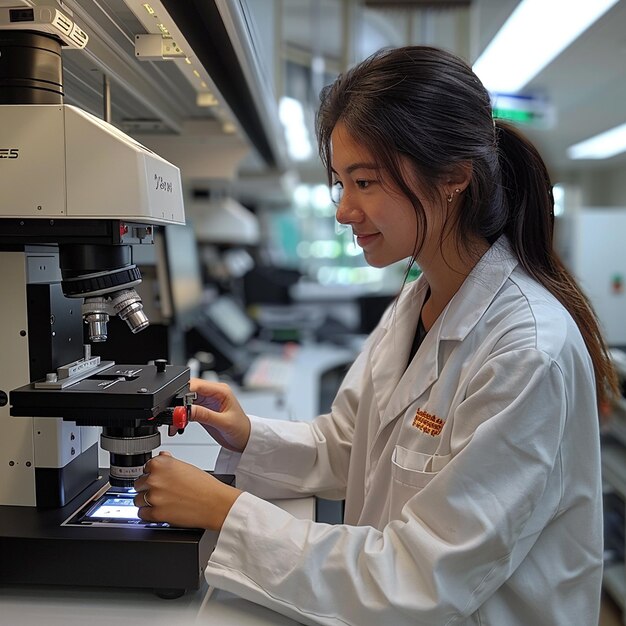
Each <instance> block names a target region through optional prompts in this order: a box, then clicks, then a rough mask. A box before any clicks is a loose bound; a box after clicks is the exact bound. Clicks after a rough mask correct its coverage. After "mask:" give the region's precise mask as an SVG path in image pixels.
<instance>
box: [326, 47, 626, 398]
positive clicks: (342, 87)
mask: <svg viewBox="0 0 626 626" xmlns="http://www.w3.org/2000/svg"><path fill="white" fill-rule="evenodd" d="M320 100H321V105H320V108H319V110H318V113H317V119H316V129H317V138H318V143H319V150H320V157H321V159H322V162H323V163H324V165H325V167H326V170H327V172H328V179H329V183H331V181H332V163H331V134H332V132H333V129H334V128H335V125H336V124H337V123H338V122H339V121H341V122H342V124H343V125H344V126H345V128H346V130H347V131H348V132H349V133H350V135H351V136H352V138H353V139H354V140H355V141H357V142H358V143H360V144H361V145H362V146H363V147H364V148H365V149H367V150H368V152H369V154H370V155H373V157H374V158H375V160H376V161H377V165H378V166H379V167H380V168H381V171H384V172H385V175H386V177H388V178H389V180H390V182H391V183H392V184H393V185H395V186H396V187H397V188H398V189H399V190H400V191H401V192H402V193H403V194H404V195H405V196H406V197H407V198H409V199H410V200H411V202H412V203H413V206H414V208H415V211H416V215H417V219H418V225H419V229H418V230H419V235H418V240H417V241H416V246H415V254H414V257H413V261H414V260H415V258H416V257H417V256H418V255H419V251H420V249H421V247H422V246H423V244H424V238H425V232H426V231H425V228H423V226H424V225H425V224H426V216H425V213H424V208H423V206H422V204H421V203H420V201H419V199H418V198H417V196H416V194H415V193H414V192H413V190H412V187H411V183H410V181H408V180H407V178H406V176H405V175H403V171H404V170H403V168H402V167H401V161H402V160H404V161H406V160H407V159H408V161H409V162H410V163H411V164H412V166H413V168H414V170H415V173H416V174H417V176H418V178H419V180H420V181H422V182H423V183H425V184H424V186H423V189H424V190H426V191H427V190H428V189H430V190H431V193H432V194H433V198H434V196H435V193H437V191H436V190H437V189H440V188H441V186H442V185H441V182H442V180H444V179H445V177H446V176H447V177H450V175H451V174H452V173H454V171H455V169H456V168H459V167H461V166H463V165H467V164H470V165H471V181H470V183H469V185H468V187H467V189H466V190H465V193H464V194H463V198H462V201H461V202H462V205H461V206H460V207H459V211H458V212H457V214H456V216H455V218H454V219H455V224H454V227H455V228H454V231H455V233H456V241H457V245H458V246H459V249H462V248H463V246H464V243H465V242H464V239H463V238H464V237H467V236H472V235H473V236H475V237H480V238H485V239H486V240H487V241H488V242H490V243H493V242H495V241H496V239H498V237H500V235H502V234H506V235H507V237H508V239H509V241H510V243H511V245H512V247H513V250H514V251H515V253H516V255H517V257H518V259H519V262H520V264H521V265H522V267H523V268H524V269H525V270H526V271H527V272H528V273H529V274H530V275H531V276H533V277H534V278H535V279H536V280H537V281H538V282H540V283H541V284H542V285H544V286H545V287H546V288H547V289H548V290H549V291H550V292H551V293H552V294H553V295H554V296H555V297H556V298H557V299H558V300H559V301H560V302H561V303H562V304H563V306H564V307H565V308H566V309H567V310H568V311H569V313H570V315H571V316H572V317H573V318H574V321H575V322H576V324H577V325H578V328H579V330H580V332H581V334H582V336H583V338H584V341H585V344H586V346H587V350H588V351H589V354H590V356H591V359H592V362H593V367H594V371H595V378H596V387H597V393H598V398H599V400H600V401H605V400H608V399H609V398H610V397H611V396H612V395H614V394H617V393H618V387H617V377H616V374H615V370H614V368H613V365H612V362H611V359H610V357H609V355H608V351H607V347H606V344H605V342H604V339H603V337H602V334H601V332H600V329H599V326H598V321H597V319H596V316H595V314H594V312H593V310H592V308H591V306H590V304H589V302H588V300H587V299H586V298H585V296H584V295H583V293H582V292H581V290H580V288H579V287H578V285H577V284H576V281H575V279H574V278H573V277H572V275H571V274H570V273H569V272H568V271H567V270H566V268H565V267H564V266H563V264H562V262H561V261H560V259H559V258H558V255H557V254H556V252H555V251H554V248H553V245H552V239H553V226H554V199H553V197H552V185H551V182H550V177H549V175H548V171H547V168H546V166H545V164H544V162H543V159H542V158H541V156H540V155H539V153H538V152H537V150H536V149H535V147H534V146H533V145H532V144H531V143H530V142H529V141H528V140H527V139H526V138H524V137H523V135H522V134H521V133H519V132H518V131H517V130H516V129H515V128H514V127H513V126H511V125H509V124H506V123H504V122H502V121H499V120H496V121H495V122H494V120H493V118H492V114H491V102H490V98H489V94H488V93H487V91H486V89H485V88H484V86H483V85H482V83H481V82H480V80H479V79H478V78H477V76H476V75H475V74H474V72H473V71H472V69H471V68H470V67H469V66H468V65H467V64H466V63H465V62H464V61H463V60H462V59H460V58H458V57H456V56H454V55H453V54H450V53H448V52H445V51H444V50H440V49H437V48H430V47H425V46H409V47H404V48H395V49H390V50H382V51H380V52H377V53H376V54H374V55H372V56H371V57H369V58H368V59H366V60H365V61H363V62H362V63H360V64H359V65H357V66H356V67H354V68H353V69H351V70H350V71H348V72H346V73H345V74H342V75H340V76H339V77H338V78H337V80H336V81H335V82H334V83H333V84H331V85H329V86H328V87H325V88H324V89H323V90H322V92H321V94H320ZM466 251H467V252H471V251H470V250H466Z"/></svg>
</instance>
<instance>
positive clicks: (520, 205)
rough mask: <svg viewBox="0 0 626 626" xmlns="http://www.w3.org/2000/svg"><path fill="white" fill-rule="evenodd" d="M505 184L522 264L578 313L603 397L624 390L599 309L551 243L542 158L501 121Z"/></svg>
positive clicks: (510, 232) (509, 231)
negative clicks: (592, 305)
mask: <svg viewBox="0 0 626 626" xmlns="http://www.w3.org/2000/svg"><path fill="white" fill-rule="evenodd" d="M496 135H497V146H498V160H499V164H500V173H501V184H502V189H503V195H504V201H505V204H506V208H507V215H508V217H507V221H506V224H505V226H504V233H505V234H506V235H507V236H508V238H509V241H510V242H511V245H512V247H513V250H514V251H515V253H516V255H517V258H518V259H519V261H520V264H521V265H522V267H523V268H524V269H525V270H526V271H527V272H528V273H529V274H530V275H531V276H532V277H533V278H535V279H536V280H537V281H538V282H540V283H541V284H542V285H543V286H544V287H545V288H546V289H547V290H548V291H550V293H551V294H552V295H553V296H554V297H555V298H556V299H557V300H558V301H559V302H560V303H561V304H562V305H563V306H564V307H565V308H566V309H567V310H568V312H569V314H570V315H571V316H572V317H573V318H574V321H575V322H576V324H577V326H578V329H579V330H580V333H581V334H582V336H583V339H584V341H585V345H586V346H587V350H588V352H589V355H590V356H591V361H592V363H593V368H594V372H595V379H596V389H597V394H598V400H599V401H600V402H601V403H604V402H607V401H610V399H611V398H612V397H616V396H619V386H618V381H617V375H616V373H615V368H614V367H613V364H612V362H611V358H610V356H609V353H608V349H607V346H606V343H605V342H604V339H603V337H602V333H601V331H600V327H599V324H598V320H597V318H596V315H595V313H594V311H593V309H592V307H591V304H590V303H589V301H588V300H587V298H586V297H585V295H584V294H583V293H582V291H581V290H580V287H579V286H578V285H577V283H576V280H575V279H574V277H573V276H572V275H571V274H570V273H569V272H568V271H567V269H566V268H565V266H564V265H563V263H562V262H561V260H560V259H559V257H558V256H557V254H556V253H555V251H554V249H553V246H552V237H553V230H554V198H553V196H552V185H551V183H550V178H549V176H548V172H547V169H546V166H545V164H544V162H543V159H542V158H541V156H540V155H539V153H538V152H537V150H536V149H535V147H534V146H533V145H532V144H531V143H530V142H529V141H528V140H527V139H526V138H525V137H524V136H523V135H522V134H521V133H519V132H518V131H517V130H516V129H515V128H514V127H513V126H511V125H509V124H506V123H503V122H502V121H500V120H498V121H497V122H496Z"/></svg>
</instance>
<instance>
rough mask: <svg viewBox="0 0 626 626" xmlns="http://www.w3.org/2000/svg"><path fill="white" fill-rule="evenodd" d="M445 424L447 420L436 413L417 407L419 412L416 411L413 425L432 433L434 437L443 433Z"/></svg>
mask: <svg viewBox="0 0 626 626" xmlns="http://www.w3.org/2000/svg"><path fill="white" fill-rule="evenodd" d="M444 424H445V422H444V421H443V420H442V419H441V418H439V417H437V416H436V415H431V414H430V413H427V412H426V411H422V410H421V409H417V413H415V417H414V418H413V426H415V428H419V429H420V430H421V431H422V432H424V433H426V434H427V435H432V436H433V437H436V436H437V435H439V434H440V433H441V431H442V429H443V425H444Z"/></svg>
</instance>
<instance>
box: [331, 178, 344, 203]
mask: <svg viewBox="0 0 626 626" xmlns="http://www.w3.org/2000/svg"><path fill="white" fill-rule="evenodd" d="M342 196H343V184H342V183H340V182H339V181H336V182H334V183H333V185H332V187H331V188H330V198H331V200H332V201H333V202H334V203H335V204H339V203H340V202H341V197H342Z"/></svg>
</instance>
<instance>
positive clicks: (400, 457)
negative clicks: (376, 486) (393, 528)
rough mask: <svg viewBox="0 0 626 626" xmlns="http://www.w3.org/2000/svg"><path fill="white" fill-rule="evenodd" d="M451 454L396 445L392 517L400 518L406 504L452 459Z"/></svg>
mask: <svg viewBox="0 0 626 626" xmlns="http://www.w3.org/2000/svg"><path fill="white" fill-rule="evenodd" d="M451 456H452V455H451V454H446V455H439V454H424V453H423V452H415V451H414V450H408V449H407V448H403V447H402V446H396V447H395V449H394V451H393V456H392V457H391V475H392V478H393V480H392V481H391V482H392V484H391V494H390V496H391V500H390V511H389V514H390V519H399V518H400V517H401V511H402V508H403V507H404V505H405V504H406V503H407V502H408V501H409V500H410V499H411V498H412V497H413V496H415V495H416V494H418V493H419V492H420V491H422V489H424V487H426V486H427V485H428V483H430V481H431V480H432V479H433V478H434V477H435V476H437V474H438V473H439V471H440V470H441V469H442V468H443V467H444V466H445V465H446V463H447V462H448V461H449V460H450V458H451Z"/></svg>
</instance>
